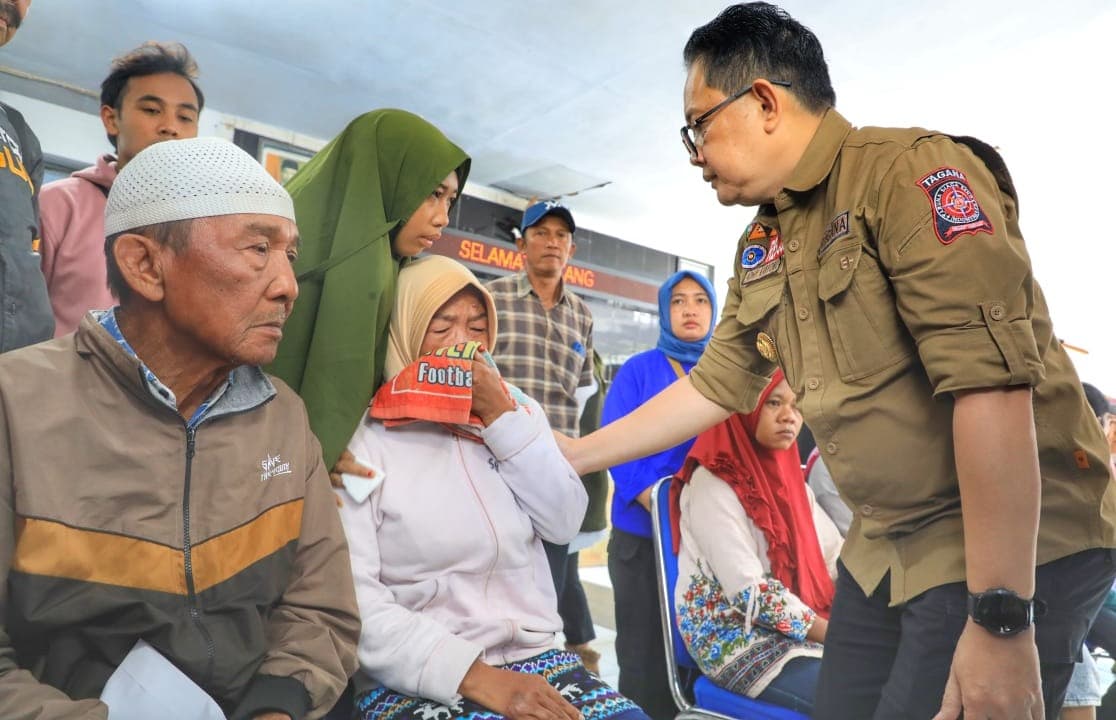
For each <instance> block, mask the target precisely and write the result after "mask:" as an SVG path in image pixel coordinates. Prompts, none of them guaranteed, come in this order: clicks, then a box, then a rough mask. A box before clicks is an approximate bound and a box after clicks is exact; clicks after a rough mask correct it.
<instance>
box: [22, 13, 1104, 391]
mask: <svg viewBox="0 0 1116 720" xmlns="http://www.w3.org/2000/svg"><path fill="white" fill-rule="evenodd" d="M726 4H727V0H642V1H638V2H636V1H631V0H600V1H599V2H593V1H591V0H567V1H564V2H539V1H537V0H473V1H469V0H454V1H452V2H451V1H449V0H302V1H301V2H294V1H293V0H193V1H192V2H183V1H182V0H35V2H34V4H33V5H32V7H31V11H30V14H29V15H28V18H27V20H26V23H25V25H24V27H23V28H22V29H21V30H20V31H19V34H18V35H17V37H16V38H15V40H13V41H12V42H11V43H10V44H9V45H7V46H5V47H4V48H3V49H0V66H8V67H12V68H16V69H18V70H21V71H25V72H29V73H32V74H35V75H40V76H44V77H48V78H52V79H55V80H60V81H64V82H68V83H72V84H74V85H77V86H80V87H83V88H88V89H90V90H93V89H96V88H97V87H98V86H99V83H100V81H101V79H102V78H103V77H104V75H105V74H106V71H107V67H108V62H109V60H110V59H111V58H112V57H113V56H114V55H117V54H119V53H120V52H122V51H125V50H128V49H130V48H132V47H135V46H136V45H139V44H140V43H141V42H143V41H145V40H149V39H154V40H179V41H182V42H183V43H185V44H186V45H187V46H188V47H189V48H190V50H191V51H192V52H193V54H194V55H195V56H196V58H197V60H198V63H199V66H200V68H201V77H200V80H199V82H200V84H201V86H202V88H203V89H204V91H205V93H206V97H207V103H208V105H209V106H210V107H213V108H216V109H219V110H221V111H222V112H225V113H229V114H232V115H236V116H241V117H245V118H250V119H254V120H258V121H261V122H264V123H268V124H270V125H275V126H278V127H283V128H288V129H290V130H293V131H296V132H299V133H302V134H305V135H310V136H313V137H318V138H321V139H323V140H324V139H328V138H330V137H332V136H333V135H334V134H335V133H336V132H337V131H339V130H340V129H341V128H343V127H344V125H345V124H346V123H347V122H348V120H350V119H351V118H352V117H354V116H356V115H358V114H360V113H361V112H364V111H366V110H370V109H373V108H377V107H385V106H396V107H403V108H406V109H409V110H412V111H415V112H417V113H419V114H421V115H423V116H425V117H427V118H428V119H430V120H431V121H432V122H433V123H434V124H436V125H438V126H439V127H440V128H442V130H443V131H445V132H446V134H447V135H448V136H449V137H450V138H452V139H453V140H455V141H456V142H457V143H458V144H460V145H461V146H462V147H463V148H465V150H466V151H467V152H468V153H470V155H472V156H473V158H474V162H473V173H472V175H471V177H470V182H471V183H479V184H484V185H489V186H503V187H512V188H515V189H517V190H519V191H520V192H524V193H526V192H529V191H531V192H539V193H541V194H551V193H557V192H568V191H570V190H571V189H576V188H579V187H587V186H590V185H597V184H600V183H607V184H605V185H604V186H603V187H599V188H597V189H591V190H585V191H583V192H582V193H580V194H578V195H576V196H573V197H570V198H568V199H567V202H568V203H569V204H570V206H571V207H572V208H573V209H574V212H575V213H576V214H577V217H578V221H579V224H580V225H584V226H586V227H591V228H593V229H595V230H599V231H602V232H606V233H611V234H614V235H618V236H620V237H623V238H625V239H627V240H631V241H634V242H638V243H641V244H645V245H648V246H651V247H656V248H659V249H663V250H667V251H669V252H673V253H676V254H679V255H683V256H688V257H692V258H695V259H699V260H705V261H708V262H714V263H716V264H717V266H718V275H719V278H720V279H724V278H725V277H726V273H727V272H728V271H729V268H730V267H731V265H730V262H731V254H732V248H733V247H734V245H735V240H736V235H737V234H738V233H739V232H740V230H741V229H742V227H743V226H744V224H745V223H746V222H747V220H748V218H749V216H750V211H749V210H748V209H745V208H722V207H720V206H719V205H717V203H716V200H715V198H714V197H713V193H712V192H711V191H710V190H709V189H708V188H707V187H706V186H705V185H704V184H703V183H702V182H701V181H700V174H699V172H698V171H697V170H695V169H693V168H690V167H689V165H688V163H687V158H686V155H685V153H684V151H683V150H682V146H681V143H680V142H679V139H678V127H679V126H680V125H681V124H682V111H681V93H682V82H683V79H684V71H683V67H682V61H681V49H682V46H683V44H684V43H685V40H686V38H687V37H688V36H689V33H690V32H691V31H692V30H693V28H695V27H697V26H698V25H701V24H703V23H705V22H707V21H708V20H710V19H712V18H713V17H714V16H715V15H716V14H717V13H718V12H719V11H720V10H721V9H722V8H723V7H724V5H726ZM785 6H786V7H787V9H788V10H789V11H790V12H792V13H793V14H794V15H795V16H796V17H798V18H799V19H800V20H802V21H803V22H805V23H806V24H807V25H808V26H810V27H811V28H812V29H813V30H815V32H817V34H818V35H819V37H820V38H821V40H822V43H823V45H824V47H825V49H826V55H827V58H828V60H829V63H830V70H831V73H832V75H833V79H834V85H835V86H836V88H837V97H838V107H839V108H840V109H841V110H842V112H843V113H844V114H845V115H846V116H847V117H849V118H850V119H851V120H852V121H853V122H854V123H857V124H865V125H867V124H875V125H891V124H896V125H923V126H928V127H936V128H940V129H943V130H947V131H954V132H959V133H964V134H973V135H977V136H979V137H982V138H984V139H986V140H988V141H989V142H991V143H993V144H994V145H997V146H999V147H1000V148H1001V149H1002V151H1003V153H1004V155H1005V157H1006V159H1007V160H1008V163H1009V165H1010V166H1011V169H1012V173H1013V175H1014V176H1015V179H1016V183H1017V185H1019V190H1020V196H1021V199H1022V214H1023V220H1024V230H1025V231H1026V232H1027V237H1028V242H1029V245H1030V248H1031V252H1032V255H1033V259H1034V262H1035V266H1036V274H1037V275H1038V277H1039V278H1040V280H1042V281H1043V282H1044V283H1045V284H1046V288H1047V295H1048V296H1050V298H1051V304H1052V306H1053V307H1054V309H1055V311H1056V312H1055V320H1056V322H1058V323H1059V327H1062V328H1066V329H1065V330H1063V331H1062V332H1064V333H1066V335H1065V336H1066V337H1067V339H1071V340H1075V341H1077V342H1078V343H1079V344H1090V343H1091V344H1092V345H1094V346H1096V347H1099V346H1101V345H1102V344H1105V343H1109V344H1110V345H1111V350H1110V352H1109V354H1108V355H1106V356H1105V357H1108V358H1109V360H1110V361H1109V362H1108V363H1107V366H1110V367H1111V368H1112V369H1111V370H1106V372H1110V373H1111V377H1112V383H1111V387H1112V389H1110V390H1109V392H1116V334H1113V333H1111V331H1110V330H1109V331H1106V332H1105V333H1104V336H1105V338H1107V336H1108V335H1112V336H1113V337H1112V338H1111V339H1102V338H1101V337H1099V336H1097V335H1096V333H1097V330H1096V324H1095V323H1093V322H1091V321H1090V320H1088V317H1089V315H1090V314H1094V315H1095V314H1096V312H1097V305H1096V304H1095V303H1093V302H1092V301H1091V298H1090V297H1082V289H1081V288H1082V287H1091V286H1101V285H1102V284H1103V283H1106V282H1107V281H1108V275H1109V274H1110V273H1111V271H1112V268H1113V267H1114V266H1116V253H1114V252H1113V251H1112V250H1111V249H1109V248H1110V246H1111V245H1112V243H1111V236H1112V231H1111V228H1110V223H1109V222H1108V220H1107V217H1101V216H1100V215H1099V213H1096V214H1092V215H1091V214H1090V213H1089V212H1088V210H1089V209H1091V208H1102V207H1107V206H1108V205H1110V204H1111V200H1110V195H1111V191H1110V190H1109V189H1108V188H1109V185H1110V184H1111V181H1110V180H1109V178H1108V172H1107V171H1108V169H1109V168H1111V167H1113V166H1114V165H1116V153H1114V152H1113V151H1112V149H1111V143H1110V141H1109V140H1108V138H1109V137H1110V135H1111V127H1110V125H1111V122H1112V119H1113V115H1114V113H1113V109H1114V108H1113V100H1112V99H1111V98H1112V77H1113V73H1114V72H1116V49H1114V48H1116V46H1114V44H1113V43H1112V41H1111V38H1112V37H1114V36H1116V4H1114V3H1113V2H1112V1H1111V0H1070V2H1062V3H1050V2H1049V1H1048V0H929V1H927V0H920V1H915V0H892V1H891V2H884V0H788V1H787V2H786V3H785ZM11 82H12V81H11V78H10V77H9V76H6V75H2V74H0V88H6V87H9V86H10V84H11ZM19 92H24V93H26V92H27V91H26V90H23V89H21V90H19ZM1099 234H1103V235H1104V237H1105V241H1104V242H1101V241H1100V240H1099V237H1098V236H1099ZM1067 238H1069V239H1071V240H1072V244H1067V242H1066V240H1067ZM1082 253H1091V255H1090V256H1089V258H1088V261H1087V262H1081V256H1082ZM1105 253H1108V254H1107V255H1106V254H1105ZM1062 283H1066V284H1067V287H1066V289H1065V290H1064V291H1063V290H1060V289H1058V288H1057V286H1058V285H1060V284H1062ZM1107 326H1108V327H1110V323H1108V324H1107Z"/></svg>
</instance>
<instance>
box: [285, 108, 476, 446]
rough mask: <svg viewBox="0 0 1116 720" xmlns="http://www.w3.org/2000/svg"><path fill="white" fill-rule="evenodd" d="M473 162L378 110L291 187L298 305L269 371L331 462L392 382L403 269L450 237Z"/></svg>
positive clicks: (411, 120)
mask: <svg viewBox="0 0 1116 720" xmlns="http://www.w3.org/2000/svg"><path fill="white" fill-rule="evenodd" d="M469 163H470V160H469V156H468V155H466V154H465V152H464V151H463V150H461V148H459V147H457V146H456V145H454V144H453V143H452V142H450V141H449V140H448V139H447V138H446V136H445V135H443V134H442V132H441V131H440V130H438V128H436V127H434V126H433V125H431V124H430V123H428V122H426V121H425V120H423V119H422V118H420V117H418V116H417V115H414V114H412V113H409V112H406V111H404V110H374V111H372V112H369V113H365V114H364V115H361V116H360V117H358V118H357V119H355V120H353V121H352V122H351V123H349V126H348V127H347V128H345V129H344V130H343V131H342V132H341V134H340V135H338V136H337V137H335V138H334V139H333V140H332V141H331V142H330V143H329V144H328V145H326V146H325V147H324V148H323V149H322V151H321V152H319V153H318V154H317V155H315V156H314V157H313V159H311V160H310V161H309V162H308V163H306V165H305V166H303V167H302V169H300V170H299V171H298V174H297V175H295V176H294V177H293V178H291V180H290V182H289V183H287V186H286V187H287V190H288V191H289V192H290V194H291V197H292V198H294V205H295V215H296V217H297V219H298V229H299V233H300V234H301V241H300V245H299V257H298V260H297V261H296V262H295V272H296V274H297V275H298V281H299V297H298V301H297V302H296V303H295V306H294V312H292V313H291V316H290V318H289V319H288V320H287V324H286V326H285V327H284V329H283V340H282V342H281V343H280V344H279V354H278V355H277V356H276V358H275V361H274V362H273V363H272V364H271V367H270V368H268V371H269V372H271V373H272V374H273V375H276V376H278V377H279V378H281V379H282V380H283V381H284V382H286V383H287V384H288V385H290V386H291V388H293V389H294V391H295V392H297V393H298V394H299V395H300V396H301V397H302V400H303V402H304V403H305V404H306V411H307V413H308V415H309V418H310V427H311V428H312V429H313V431H314V433H315V434H316V435H317V436H318V440H319V441H321V444H322V456H323V458H324V459H325V462H326V464H327V465H329V466H332V465H333V463H334V462H335V461H336V460H337V458H338V456H339V455H340V454H341V451H342V450H343V449H344V448H345V444H346V443H347V442H348V441H349V438H350V437H351V436H352V434H353V428H355V427H356V426H357V423H358V422H359V421H360V418H361V414H362V413H363V412H364V409H365V408H366V407H367V406H368V401H369V400H370V399H371V397H372V392H373V390H374V389H375V388H376V387H378V386H379V383H380V382H381V381H382V379H383V378H382V375H383V367H384V352H385V348H386V340H387V328H388V320H389V319H390V317H391V310H392V307H393V305H394V302H395V280H396V275H397V274H398V272H399V266H400V263H401V262H403V260H404V259H405V258H409V257H414V256H415V255H418V254H419V253H420V252H422V251H423V250H425V249H427V248H429V247H430V246H432V245H433V244H434V242H436V241H437V240H438V238H439V237H440V236H441V232H442V228H444V227H445V226H446V225H447V224H448V222H449V217H448V216H449V208H450V207H451V206H452V204H453V202H454V201H455V200H456V199H457V196H458V194H459V193H460V192H461V189H462V188H463V187H464V186H465V179H466V177H467V176H468V175H469Z"/></svg>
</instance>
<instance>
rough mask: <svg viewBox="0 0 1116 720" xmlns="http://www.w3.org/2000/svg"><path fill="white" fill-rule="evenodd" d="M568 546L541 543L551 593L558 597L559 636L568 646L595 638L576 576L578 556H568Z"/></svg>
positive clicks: (595, 634) (583, 591)
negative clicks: (552, 589)
mask: <svg viewBox="0 0 1116 720" xmlns="http://www.w3.org/2000/svg"><path fill="white" fill-rule="evenodd" d="M569 547H570V546H569V545H554V544H553V543H548V542H547V541H545V540H543V548H544V549H545V550H546V561H547V562H548V563H549V564H550V576H551V578H553V579H554V593H555V594H556V595H557V596H558V615H559V616H561V618H562V634H563V635H565V636H566V642H568V643H569V644H571V645H581V644H582V643H587V642H589V641H590V640H592V639H593V638H595V637H597V632H596V631H595V630H594V629H593V616H592V615H591V614H590V613H589V600H588V599H587V598H586V597H585V588H584V587H582V586H581V576H580V575H578V572H577V562H578V553H571V552H569Z"/></svg>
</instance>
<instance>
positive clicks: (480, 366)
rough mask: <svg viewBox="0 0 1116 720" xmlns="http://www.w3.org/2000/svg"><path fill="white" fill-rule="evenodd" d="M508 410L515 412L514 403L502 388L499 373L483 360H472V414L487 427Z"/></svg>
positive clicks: (502, 384) (502, 383) (502, 382)
mask: <svg viewBox="0 0 1116 720" xmlns="http://www.w3.org/2000/svg"><path fill="white" fill-rule="evenodd" d="M509 410H515V402H514V401H513V400H512V399H511V396H510V395H508V391H507V390H506V389H505V388H504V381H503V380H501V379H500V373H498V372H496V370H495V369H493V368H492V367H490V366H489V365H488V363H486V362H485V361H484V360H483V359H476V360H473V414H474V415H476V416H477V417H479V418H480V419H481V420H482V421H483V422H484V424H485V426H488V425H491V424H492V423H494V422H496V419H497V418H498V417H500V416H501V415H503V414H504V413H506V412H508V411H509Z"/></svg>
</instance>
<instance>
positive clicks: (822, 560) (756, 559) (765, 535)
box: [671, 371, 841, 714]
mask: <svg viewBox="0 0 1116 720" xmlns="http://www.w3.org/2000/svg"><path fill="white" fill-rule="evenodd" d="M801 428H802V415H801V414H800V413H799V412H798V409H797V408H796V407H795V397H794V393H793V392H792V391H791V389H790V386H789V385H788V384H787V381H786V380H785V379H784V378H783V374H782V371H777V372H776V374H775V376H774V377H773V378H772V380H771V384H770V385H768V387H767V389H766V390H765V391H764V393H763V395H761V396H760V400H759V405H758V406H757V407H756V409H755V410H754V411H752V412H751V413H749V414H747V415H733V416H732V417H731V418H729V419H728V420H726V421H725V422H724V423H722V424H720V425H718V426H717V427H714V428H711V429H710V430H707V431H706V432H704V433H702V434H701V435H699V436H698V439H697V442H695V443H694V446H693V448H692V449H691V450H690V453H689V455H688V456H687V457H686V462H685V464H684V465H683V466H682V470H681V471H679V473H678V476H677V477H676V478H675V481H674V482H675V484H674V487H673V488H672V493H671V521H672V524H673V525H674V537H675V542H676V543H677V544H678V547H677V548H676V549H677V550H678V585H677V587H676V588H675V591H674V592H675V607H676V609H677V613H678V625H679V628H680V629H681V631H682V637H683V639H684V640H685V642H686V647H687V648H689V651H690V654H691V655H692V656H693V658H694V660H695V661H696V662H697V664H698V666H699V667H700V668H701V670H702V672H703V673H705V675H706V676H708V677H709V679H710V680H712V681H713V682H714V683H716V684H717V685H720V686H721V687H724V688H727V689H729V690H732V691H733V692H736V693H738V694H741V695H747V696H748V697H754V698H759V699H760V700H764V701H766V702H771V703H774V704H777V705H782V706H784V707H789V708H791V709H793V710H796V711H798V712H803V713H807V714H809V713H810V712H812V711H813V701H814V688H815V686H816V684H817V674H818V668H819V667H820V665H821V652H822V644H821V643H822V642H824V640H825V630H826V625H827V622H826V619H825V618H826V617H828V615H829V607H830V604H831V603H832V601H833V580H832V578H833V577H835V576H836V562H837V555H838V552H839V551H840V547H841V535H840V533H838V531H837V528H836V527H834V525H833V522H832V521H831V520H830V519H829V517H828V516H827V515H826V514H825V513H824V512H823V511H821V510H820V508H819V507H818V506H817V504H816V503H815V502H814V497H813V495H812V494H811V493H810V491H809V489H808V488H807V487H806V482H805V479H804V478H803V475H802V469H801V467H800V466H799V464H798V448H797V445H796V443H795V440H796V438H797V437H798V431H799V430H800V429H801Z"/></svg>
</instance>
